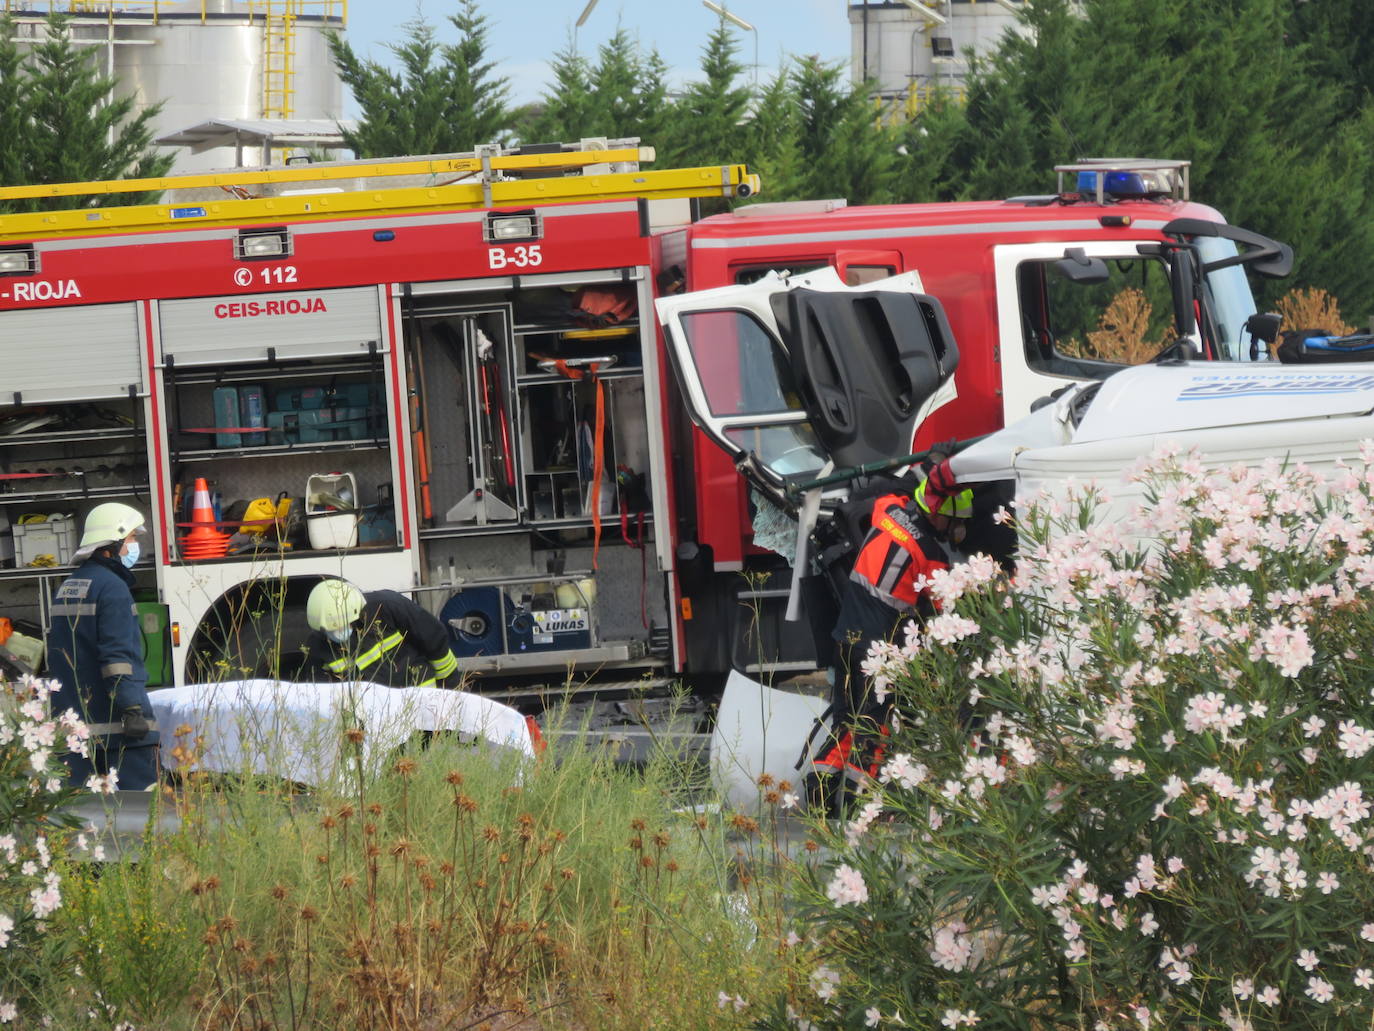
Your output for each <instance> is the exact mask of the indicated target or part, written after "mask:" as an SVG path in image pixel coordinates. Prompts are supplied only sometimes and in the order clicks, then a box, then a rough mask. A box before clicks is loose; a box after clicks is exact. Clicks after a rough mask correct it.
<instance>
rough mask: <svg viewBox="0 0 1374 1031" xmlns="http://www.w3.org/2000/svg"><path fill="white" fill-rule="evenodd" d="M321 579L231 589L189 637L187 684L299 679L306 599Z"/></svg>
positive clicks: (306, 628) (267, 582)
mask: <svg viewBox="0 0 1374 1031" xmlns="http://www.w3.org/2000/svg"><path fill="white" fill-rule="evenodd" d="M320 579H321V578H320V577H316V576H304V577H291V578H287V579H281V580H257V581H253V582H250V583H246V584H241V585H239V586H238V587H235V588H233V589H231V590H229V591H227V592H226V593H225V594H224V595H223V596H221V597H220V599H219V600H218V601H216V602H215V604H214V605H212V606H211V607H210V609H209V611H208V612H206V614H205V617H204V618H203V619H202V620H201V622H200V626H198V627H197V628H196V632H195V635H194V636H193V637H192V638H191V648H190V654H189V655H188V656H187V659H186V682H187V683H190V684H201V683H217V682H220V681H225V680H244V679H251V678H255V677H264V678H273V679H279V680H295V679H297V675H298V673H299V671H300V668H301V666H302V659H303V653H302V651H301V645H302V644H304V643H305V639H306V637H307V636H308V635H309V633H310V625H309V623H307V622H306V618H305V602H306V599H307V598H308V597H309V596H310V591H311V589H312V588H314V586H315V585H316V584H317V583H319V582H320Z"/></svg>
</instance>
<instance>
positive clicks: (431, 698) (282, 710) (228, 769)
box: [148, 680, 534, 785]
mask: <svg viewBox="0 0 1374 1031" xmlns="http://www.w3.org/2000/svg"><path fill="white" fill-rule="evenodd" d="M148 697H149V698H150V700H151V701H152V703H153V710H154V712H155V713H156V715H157V722H158V727H159V729H160V732H161V736H162V749H161V751H162V764H163V766H165V767H167V768H168V769H176V768H177V767H178V763H179V759H178V757H177V756H175V755H173V750H174V749H175V748H176V746H177V744H179V743H180V744H182V745H184V746H186V747H188V748H190V747H192V741H193V739H194V738H201V739H202V741H201V744H200V745H199V747H198V748H197V749H196V760H197V765H196V767H195V768H196V769H198V770H204V771H207V772H211V773H237V774H260V775H267V776H276V777H281V778H283V779H284V780H291V781H295V782H297V783H300V784H311V785H321V784H326V783H330V782H331V781H335V780H336V779H337V778H338V777H339V776H340V775H342V774H343V773H344V772H346V771H345V770H344V768H343V765H342V764H343V761H344V760H345V758H348V759H351V758H352V754H351V753H349V752H346V751H345V750H344V749H342V748H341V741H342V738H343V733H344V730H345V729H346V728H347V727H349V726H360V727H362V729H363V732H364V736H363V743H362V749H363V751H362V760H363V765H364V768H365V769H367V770H375V769H376V767H377V765H378V764H379V763H380V762H381V761H382V760H383V759H385V758H386V756H387V755H388V754H390V753H391V752H392V751H393V750H394V749H396V748H399V747H400V746H401V745H403V744H404V743H405V742H406V741H407V740H409V739H410V737H411V736H412V735H413V734H415V733H416V732H417V731H446V732H450V733H455V734H458V735H460V736H461V737H463V738H465V739H477V738H481V739H483V740H485V741H488V742H491V743H493V744H496V745H500V746H504V747H507V748H512V749H515V750H516V751H518V752H520V753H521V754H523V755H526V756H533V755H534V746H533V742H532V741H531V740H530V732H529V727H528V725H527V724H526V723H525V718H524V717H523V716H521V715H520V713H518V712H516V711H515V710H514V709H512V708H511V707H510V706H508V705H502V704H501V703H500V702H494V701H491V700H490V699H488V698H482V697H479V696H478V695H474V694H469V693H468V692H466V691H449V690H445V689H444V688H437V687H401V688H397V687H384V686H382V685H380V684H371V683H345V684H292V683H285V682H282V681H278V680H236V681H229V682H226V683H222V684H191V685H188V686H186V687H169V688H163V689H161V690H156V691H150V692H149V693H148ZM182 727H190V728H191V730H190V733H189V734H183V735H181V736H180V738H178V735H177V731H178V729H180V728H182Z"/></svg>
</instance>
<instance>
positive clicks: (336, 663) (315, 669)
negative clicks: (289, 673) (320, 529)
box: [303, 580, 458, 687]
mask: <svg viewBox="0 0 1374 1031" xmlns="http://www.w3.org/2000/svg"><path fill="white" fill-rule="evenodd" d="M305 616H306V620H307V621H308V622H309V623H310V627H311V634H310V636H309V637H308V638H307V639H306V642H305V646H304V650H305V665H304V670H303V676H304V679H307V680H311V681H317V682H328V681H331V680H369V681H372V682H373V683H376V684H385V685H387V686H388V687H451V686H454V685H455V684H456V683H457V681H458V672H457V671H458V660H457V659H456V658H454V656H453V652H452V651H451V650H450V649H449V637H448V631H446V630H445V629H444V625H443V624H442V623H440V622H439V620H438V619H436V618H435V617H434V616H432V615H430V614H429V613H428V612H426V611H425V610H424V609H422V608H421V607H420V606H419V605H417V604H415V602H413V601H411V600H410V599H409V598H407V597H406V596H405V595H403V594H397V593H396V592H395V591H369V592H367V593H366V594H364V593H363V592H362V591H360V590H358V588H356V587H354V586H353V585H352V584H351V583H349V582H348V581H347V580H322V581H320V583H318V584H316V585H315V588H314V590H312V591H311V592H310V597H309V599H308V600H307V601H306V604H305Z"/></svg>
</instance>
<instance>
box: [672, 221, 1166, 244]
mask: <svg viewBox="0 0 1374 1031" xmlns="http://www.w3.org/2000/svg"><path fill="white" fill-rule="evenodd" d="M1164 225H1165V223H1164V222H1162V221H1158V220H1155V219H1146V218H1142V219H1138V220H1136V221H1134V222H1132V223H1131V228H1132V229H1135V230H1141V229H1163V228H1164ZM1101 229H1102V225H1101V223H1099V222H1098V221H1097V219H1095V218H1092V219H1082V218H1077V219H1065V220H1064V221H1062V222H966V223H962V224H960V225H943V226H892V227H888V228H882V229H860V228H858V227H855V228H853V229H829V230H822V231H819V232H809V233H771V234H769V235H767V236H720V237H717V236H711V237H705V238H696V239H693V240H692V249H693V250H711V251H719V250H728V249H730V248H732V247H764V246H770V245H774V244H786V243H849V242H852V243H862V242H863V241H865V240H900V239H904V238H906V237H918V236H980V235H988V234H995V235H997V236H1014V235H1016V234H1019V233H1067V232H1084V233H1086V232H1100V231H1101ZM1132 243H1134V241H1132Z"/></svg>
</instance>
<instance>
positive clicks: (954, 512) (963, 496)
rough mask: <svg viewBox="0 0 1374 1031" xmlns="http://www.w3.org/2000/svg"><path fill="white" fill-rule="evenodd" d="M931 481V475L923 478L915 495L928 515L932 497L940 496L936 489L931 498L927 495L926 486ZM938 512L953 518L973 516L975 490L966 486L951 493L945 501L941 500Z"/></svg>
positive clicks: (919, 504) (918, 503)
mask: <svg viewBox="0 0 1374 1031" xmlns="http://www.w3.org/2000/svg"><path fill="white" fill-rule="evenodd" d="M929 483H930V477H929V476H927V477H925V478H924V479H922V480H921V482H920V483H919V484H917V486H916V491H915V495H914V496H915V498H916V504H917V505H918V506H919V507H920V509H921V511H922V512H924V513H925V514H926V515H930V514H931V511H930V501H931V499H932V498H935V497H938V496H939V495H938V494H937V493H936V492H935V491H933V490H932V491H931V492H930V498H927V497H926V487H927V485H928V484H929ZM936 512H938V513H939V514H940V515H942V516H948V517H949V518H951V519H970V518H972V516H973V491H972V490H970V489H969V488H967V487H965V488H964V489H963V490H961V491H958V492H957V493H954V494H951V495H949V496H948V497H946V498H945V499H944V500H943V501H941V502H940V506H939V508H937V509H936Z"/></svg>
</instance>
